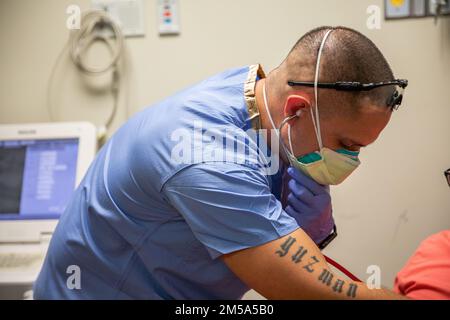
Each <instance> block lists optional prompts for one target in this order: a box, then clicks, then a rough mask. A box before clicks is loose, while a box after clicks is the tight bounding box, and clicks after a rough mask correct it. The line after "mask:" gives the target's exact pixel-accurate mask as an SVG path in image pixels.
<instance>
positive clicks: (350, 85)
mask: <svg viewBox="0 0 450 320" xmlns="http://www.w3.org/2000/svg"><path fill="white" fill-rule="evenodd" d="M288 85H289V86H291V87H295V86H305V87H314V82H308V81H288ZM383 86H396V88H395V90H394V91H393V92H392V95H391V96H390V97H389V99H388V100H387V102H386V103H387V106H388V107H390V108H391V109H392V110H397V109H398V107H399V106H400V104H401V103H402V99H403V91H404V89H405V88H406V87H407V86H408V80H405V79H396V80H392V81H384V82H373V83H361V82H347V81H338V82H318V83H317V88H323V89H334V90H341V91H369V90H372V89H375V88H379V87H383Z"/></svg>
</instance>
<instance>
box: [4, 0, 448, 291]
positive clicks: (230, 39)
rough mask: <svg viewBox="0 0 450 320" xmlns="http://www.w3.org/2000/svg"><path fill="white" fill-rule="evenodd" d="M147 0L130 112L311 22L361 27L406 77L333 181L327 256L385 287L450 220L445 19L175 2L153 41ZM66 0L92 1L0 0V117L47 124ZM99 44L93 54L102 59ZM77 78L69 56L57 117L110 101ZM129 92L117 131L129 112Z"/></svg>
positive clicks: (262, 3)
mask: <svg viewBox="0 0 450 320" xmlns="http://www.w3.org/2000/svg"><path fill="white" fill-rule="evenodd" d="M145 2H146V9H145V18H146V29H147V34H146V37H144V38H132V39H127V41H126V46H127V57H128V58H127V62H128V67H129V69H128V70H129V71H128V75H129V79H130V84H129V88H130V89H129V91H128V93H129V94H128V95H129V110H130V113H131V114H132V113H134V112H136V111H138V110H141V109H142V108H144V107H145V106H148V105H151V104H152V103H154V102H156V101H158V100H160V99H162V98H164V97H165V96H168V95H170V94H172V93H174V92H175V91H178V90H180V89H181V88H183V87H185V86H187V85H190V84H192V83H193V82H196V81H198V80H201V79H202V78H204V77H207V76H208V75H211V74H214V73H216V72H220V71H222V70H223V69H226V68H229V67H234V66H240V65H245V64H251V63H257V62H260V63H262V64H263V66H264V67H265V70H266V71H269V70H270V69H271V68H273V67H275V66H277V65H278V63H279V62H280V61H281V60H282V59H283V58H284V56H285V55H286V53H287V52H288V50H289V49H290V48H291V46H292V45H293V44H294V42H295V41H296V40H297V39H298V38H299V37H300V36H301V35H302V34H303V33H304V32H306V31H308V30H309V29H311V28H313V27H316V26H319V25H325V24H326V25H346V26H349V27H353V28H356V29H357V30H360V31H362V32H363V33H365V34H366V35H368V36H369V37H370V38H371V39H372V40H373V41H374V42H375V43H376V44H377V45H378V46H379V47H380V49H381V50H382V51H383V52H384V54H385V56H386V57H387V59H388V61H389V62H390V63H391V65H392V67H393V69H394V72H395V74H396V75H397V76H398V77H401V78H407V79H409V81H410V85H409V87H408V88H407V92H406V98H405V101H404V105H403V106H402V108H401V109H400V110H399V111H398V112H396V113H395V115H394V116H393V119H392V121H391V123H390V124H389V126H388V128H387V129H386V130H385V131H384V133H383V134H382V136H381V137H380V139H379V140H378V141H377V142H376V143H375V144H374V145H373V146H370V147H369V148H368V149H367V150H365V151H364V152H363V153H362V161H363V164H362V166H361V167H360V169H358V170H357V172H356V173H355V174H353V175H352V176H351V178H349V179H348V181H346V183H344V184H343V185H342V186H339V187H337V188H333V196H334V197H333V201H334V213H335V218H336V221H337V225H338V228H339V237H338V239H337V240H335V242H334V243H333V244H332V245H331V246H330V249H327V250H326V253H328V254H329V255H330V256H332V257H333V258H335V259H337V260H338V261H340V262H341V263H342V264H344V265H346V266H347V267H348V268H349V269H350V270H352V271H354V272H355V273H356V274H357V275H359V276H360V277H362V278H363V279H365V278H366V277H367V276H366V274H365V270H366V268H367V266H368V265H371V264H376V265H379V266H380V267H381V270H382V283H383V284H384V285H386V286H388V287H390V286H392V282H393V279H394V276H395V274H396V272H397V271H398V270H399V269H400V268H401V267H402V265H403V264H404V263H405V261H406V259H407V258H408V256H409V255H410V254H411V253H412V252H413V251H414V249H415V248H416V247H417V245H418V244H419V243H420V241H421V240H422V239H424V238H425V237H426V236H428V235H430V234H432V233H434V232H437V231H439V230H443V229H448V228H450V190H449V188H448V187H447V185H446V184H445V183H444V179H443V175H442V172H443V170H444V169H447V168H448V167H450V143H449V141H450V140H449V138H450V127H449V121H450V105H449V89H450V85H449V83H450V19H449V18H446V19H443V20H442V21H440V23H439V25H438V26H435V25H434V24H433V20H432V19H429V18H427V19H415V20H402V21H390V22H385V21H382V26H381V30H368V29H367V27H366V19H367V17H368V15H367V14H366V8H367V7H368V6H369V5H371V4H376V5H379V6H381V7H382V0H345V1H343V0H323V1H297V0H245V1H244V0H227V1H217V0H180V10H181V26H182V33H181V35H180V36H177V37H164V38H160V37H158V35H157V30H156V19H155V18H156V14H155V8H156V5H155V3H156V1H149V0H148V1H145ZM69 4H78V5H80V6H81V8H82V9H87V8H88V7H89V5H90V2H89V1H87V0H82V1H81V0H63V1H62V0H40V1H35V0H0V44H1V48H0V123H15V122H37V121H48V115H47V102H46V89H47V80H48V78H49V74H50V70H51V68H52V66H53V64H54V61H55V59H56V58H57V56H58V54H59V52H60V50H61V49H62V47H63V46H64V44H65V43H66V40H67V38H68V30H67V29H66V27H65V21H66V18H67V16H66V13H65V10H66V8H67V6H68V5H69ZM96 49H97V50H98V51H97V52H98V53H97V56H94V57H93V59H99V57H102V56H103V55H102V53H100V51H101V50H100V48H96ZM82 80H83V79H82V78H81V77H80V76H79V75H78V74H77V73H76V71H75V70H74V68H73V66H72V65H71V64H70V62H69V61H68V59H66V58H65V59H64V60H63V63H62V64H61V65H60V68H58V70H57V72H56V81H55V82H56V87H57V89H56V90H55V92H54V101H55V103H56V104H57V105H58V106H59V110H60V112H59V117H60V119H61V120H81V119H89V120H91V121H93V122H95V123H97V124H100V123H101V122H102V119H104V118H106V116H107V113H108V111H109V107H110V103H111V98H110V97H109V96H108V95H99V94H95V93H93V92H88V91H86V90H85V86H84V85H83V81H82ZM125 100H126V99H125V97H124V96H122V98H121V108H120V110H119V114H118V116H117V119H116V121H115V122H114V126H113V130H114V129H116V128H117V127H118V126H120V125H121V124H122V123H123V122H124V121H125V118H126V112H125V108H124V107H123V105H124V102H125ZM113 130H112V131H113ZM110 133H111V132H110Z"/></svg>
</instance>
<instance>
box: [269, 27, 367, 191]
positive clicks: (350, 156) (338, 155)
mask: <svg viewBox="0 0 450 320" xmlns="http://www.w3.org/2000/svg"><path fill="white" fill-rule="evenodd" d="M331 31H332V30H329V31H328V32H327V33H326V34H325V36H324V38H323V40H322V43H321V45H320V49H319V54H318V57H317V65H316V74H315V80H314V96H315V108H314V109H315V112H314V111H313V109H312V108H310V110H311V118H312V122H313V125H314V131H315V133H316V137H317V142H318V145H319V151H316V152H312V153H309V154H307V155H304V156H301V157H298V158H296V157H295V156H294V150H293V148H292V140H291V126H290V125H289V128H288V139H289V149H288V148H287V147H286V146H285V144H284V142H283V140H282V139H281V136H280V135H281V129H282V128H283V126H284V125H285V124H286V123H288V121H289V120H292V119H294V118H295V117H298V116H299V115H300V113H299V112H298V113H297V114H295V115H292V116H290V117H287V118H285V119H284V120H283V122H282V123H281V125H280V128H279V129H278V130H277V128H276V127H275V124H274V122H273V119H272V116H271V114H270V111H269V107H268V103H267V97H266V88H265V85H264V87H263V96H264V104H265V107H266V110H267V114H268V116H269V120H270V122H271V124H272V127H273V128H274V129H275V130H276V131H277V135H278V138H279V140H280V142H281V146H282V148H283V149H284V151H285V153H286V155H287V157H288V160H289V163H290V164H291V166H292V167H294V168H296V169H298V170H301V171H302V172H304V173H305V174H306V175H308V176H310V177H311V178H312V179H314V180H315V181H317V182H318V183H320V184H323V185H337V184H339V183H341V182H342V181H344V180H345V179H346V178H347V177H348V176H349V175H350V174H351V173H352V172H353V171H354V170H355V169H356V168H357V167H358V166H359V164H360V161H359V159H358V155H359V152H355V151H350V150H346V149H338V150H336V151H334V150H331V149H329V148H326V147H324V146H323V144H322V135H321V130H320V121H319V109H318V103H317V98H318V93H317V83H318V80H319V67H320V57H321V54H322V50H323V46H324V44H325V41H326V39H327V37H328V35H329V34H330V32H331Z"/></svg>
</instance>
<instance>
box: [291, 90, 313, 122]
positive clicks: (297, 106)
mask: <svg viewBox="0 0 450 320" xmlns="http://www.w3.org/2000/svg"><path fill="white" fill-rule="evenodd" d="M310 107H311V105H310V103H309V100H308V99H307V98H305V97H303V96H298V95H290V96H289V97H287V99H286V104H285V105H284V116H285V117H289V116H292V115H294V114H296V113H297V114H299V113H300V112H304V111H305V110H307V109H309V108H310Z"/></svg>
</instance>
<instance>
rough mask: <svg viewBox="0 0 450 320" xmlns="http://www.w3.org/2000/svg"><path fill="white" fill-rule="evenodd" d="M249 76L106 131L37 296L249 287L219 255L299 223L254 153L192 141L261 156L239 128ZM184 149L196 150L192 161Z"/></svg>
mask: <svg viewBox="0 0 450 320" xmlns="http://www.w3.org/2000/svg"><path fill="white" fill-rule="evenodd" d="M249 71H250V67H243V68H237V69H233V70H229V71H226V72H224V73H221V74H219V75H216V76H213V77H211V78H209V79H207V80H204V81H202V82H201V83H199V84H197V85H194V86H192V87H190V88H188V89H186V90H184V91H182V92H180V93H178V94H176V95H174V96H172V97H170V98H168V99H166V100H164V101H162V102H160V103H158V104H156V105H154V106H152V107H149V108H146V109H145V110H143V111H142V112H140V113H138V114H137V115H135V116H134V117H133V118H131V119H130V120H129V121H128V122H127V123H125V124H124V125H123V126H122V127H121V128H120V129H119V130H118V131H117V132H116V133H115V134H114V135H113V137H112V138H111V139H110V140H109V141H108V143H107V144H105V146H104V147H103V148H102V149H101V150H100V152H99V153H98V155H97V157H96V158H95V160H94V161H93V163H92V165H91V166H90V168H89V170H88V172H87V174H86V175H85V177H84V179H83V181H82V182H81V183H80V185H79V187H78V188H77V189H76V191H75V193H74V195H73V197H72V198H71V200H70V202H69V204H68V205H67V208H66V210H65V212H64V214H63V215H62V216H61V218H60V221H59V223H58V226H57V228H56V230H55V232H54V234H53V237H52V240H51V243H50V246H49V250H48V252H47V256H46V258H45V262H44V265H43V268H42V270H41V272H40V274H39V277H38V279H37V281H36V282H35V285H34V298H35V299H240V298H241V297H242V295H243V294H244V293H245V292H246V291H248V290H249V288H248V287H247V286H246V285H245V284H244V283H243V282H242V281H241V280H240V279H239V278H238V277H236V276H235V275H234V274H233V272H232V271H231V270H230V269H229V268H228V267H227V266H226V265H225V263H224V262H223V261H222V259H220V258H219V257H220V256H221V255H223V254H227V253H231V252H233V251H237V250H241V249H244V248H249V247H254V246H258V245H261V244H263V243H266V242H269V241H271V240H274V239H278V238H280V237H282V236H284V235H286V234H289V233H291V232H293V231H294V230H295V229H297V228H298V225H297V223H296V221H295V219H293V218H292V217H290V216H289V215H288V214H287V213H286V212H285V211H284V210H283V208H282V205H281V203H280V201H279V189H280V188H279V187H280V177H281V176H282V172H281V170H280V172H279V173H278V174H277V175H266V174H264V172H263V171H262V170H260V167H261V163H258V161H262V160H261V157H259V158H258V157H255V158H253V159H258V161H252V159H250V160H248V159H247V160H245V161H232V160H227V161H219V160H218V159H215V158H214V157H209V158H207V157H203V156H200V157H198V154H200V155H206V154H209V155H210V154H211V148H209V149H208V148H207V146H208V144H206V146H205V145H200V144H196V142H198V136H201V134H199V133H203V132H205V131H208V130H211V131H213V132H220V133H222V134H223V135H224V136H225V138H226V139H227V141H228V142H229V141H230V140H231V141H234V142H235V148H234V149H233V150H234V152H235V153H236V152H237V153H238V155H239V152H242V153H243V152H244V151H242V150H245V152H246V153H247V154H251V155H252V154H253V155H255V154H256V153H255V152H256V151H255V150H254V148H253V144H252V143H251V139H248V135H247V133H246V130H247V129H249V128H250V123H251V119H250V117H249V111H248V108H247V104H246V101H245V98H244V84H245V82H246V81H247V79H248V76H249ZM199 126H201V129H199V128H198V127H199ZM192 132H196V133H197V136H196V135H195V134H193V135H192V136H193V138H192V137H191V138H192V140H189V139H186V141H184V143H185V144H182V143H180V142H181V141H182V140H183V139H181V137H187V135H186V134H187V133H192ZM224 132H225V133H224ZM201 139H204V137H202V138H201ZM223 141H225V140H223ZM249 141H250V142H249ZM177 146H178V147H177ZM180 146H189V147H191V146H192V150H191V151H192V153H191V157H189V151H188V150H187V149H183V150H184V151H183V152H179V151H180ZM216 146H217V145H216ZM239 146H240V147H242V146H243V148H240V147H239ZM181 149H182V148H181ZM199 150H200V152H199ZM215 150H217V148H216V149H215ZM226 150H227V151H226V153H229V148H228V149H226ZM239 150H241V151H239ZM174 154H175V157H174ZM177 154H178V156H179V157H180V155H181V156H182V157H183V156H184V157H185V159H188V158H190V159H191V161H190V162H186V161H185V162H184V163H183V162H182V161H181V162H180V159H178V158H179V157H178V158H176V155H177ZM192 158H194V159H192ZM247 158H248V157H247ZM250 158H251V157H250ZM174 159H177V160H176V161H174ZM227 159H228V158H227ZM266 160H267V159H266ZM275 189H276V190H277V191H275ZM274 193H275V194H277V196H278V199H277V197H276V196H275V195H274ZM73 266H76V267H75V268H77V270H79V271H80V272H79V273H78V274H76V272H75V273H74V272H73V270H74V269H73V268H74V267H73ZM78 268H79V269H78ZM78 275H79V286H76V285H75V286H74V283H76V280H74V279H75V278H74V276H78Z"/></svg>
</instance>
